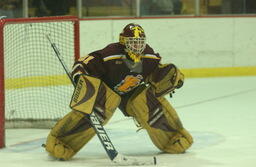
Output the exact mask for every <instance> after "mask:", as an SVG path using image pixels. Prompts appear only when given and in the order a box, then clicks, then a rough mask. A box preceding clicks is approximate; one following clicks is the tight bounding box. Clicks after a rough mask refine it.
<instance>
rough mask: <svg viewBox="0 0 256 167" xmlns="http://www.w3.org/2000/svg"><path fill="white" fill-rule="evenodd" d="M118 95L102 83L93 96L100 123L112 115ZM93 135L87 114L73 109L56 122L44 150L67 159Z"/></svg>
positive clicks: (105, 121) (118, 99) (116, 105)
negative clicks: (95, 95) (96, 93)
mask: <svg viewBox="0 0 256 167" xmlns="http://www.w3.org/2000/svg"><path fill="white" fill-rule="evenodd" d="M119 103H120V96H118V95H117V94H116V93H115V92H113V91H112V90H111V89H110V88H108V87H107V85H106V84H104V83H102V84H101V85H100V87H99V92H98V95H97V97H96V98H95V105H94V113H95V115H96V116H97V117H98V118H99V121H100V122H101V124H102V125H105V124H106V123H107V122H108V121H109V119H110V118H111V117H112V115H113V113H114V111H115V110H116V108H117V107H118V105H119ZM94 135H95V131H94V129H93V128H92V125H91V122H90V119H89V115H88V114H85V113H83V112H80V111H77V110H73V111H71V112H70V113H68V114H67V115H66V116H65V117H63V118H62V119H61V120H59V121H58V122H57V124H56V125H55V126H54V127H53V129H52V130H51V132H50V134H49V135H48V138H47V141H46V147H45V149H46V151H47V152H49V154H50V155H51V156H53V157H56V158H60V159H64V160H69V159H70V158H72V156H74V155H75V154H76V153H77V152H78V151H79V150H80V149H81V148H82V147H83V146H84V145H85V144H86V143H88V142H89V141H90V139H91V138H92V137H93V136H94Z"/></svg>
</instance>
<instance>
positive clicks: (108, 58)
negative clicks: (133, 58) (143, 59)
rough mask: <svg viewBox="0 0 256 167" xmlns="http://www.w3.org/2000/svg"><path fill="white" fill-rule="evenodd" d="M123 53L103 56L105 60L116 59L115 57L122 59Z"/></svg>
mask: <svg viewBox="0 0 256 167" xmlns="http://www.w3.org/2000/svg"><path fill="white" fill-rule="evenodd" d="M121 58H122V55H112V56H108V57H105V58H103V60H104V61H109V60H114V59H121Z"/></svg>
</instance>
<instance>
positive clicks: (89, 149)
mask: <svg viewBox="0 0 256 167" xmlns="http://www.w3.org/2000/svg"><path fill="white" fill-rule="evenodd" d="M168 100H169V101H170V102H171V103H172V104H173V106H174V107H175V108H176V110H177V112H178V114H179V116H180V118H181V120H182V122H183V125H184V127H185V128H186V129H187V130H188V131H190V132H191V134H192V135H193V137H194V144H193V146H192V147H191V148H190V149H189V150H188V151H187V152H186V153H185V154H179V155H171V154H164V153H161V152H159V150H158V149H157V148H156V147H155V146H154V145H153V144H152V143H151V141H150V139H149V137H148V136H147V134H146V132H145V131H144V130H141V131H139V132H136V130H137V127H136V126H135V124H134V122H133V120H132V119H130V118H125V117H124V116H123V115H122V114H121V113H120V111H119V110H117V111H116V113H115V115H114V117H113V119H112V120H111V121H110V123H109V124H108V125H107V126H106V127H105V128H106V130H107V133H108V134H109V136H110V138H111V140H112V142H113V144H114V145H115V147H116V149H117V150H118V151H119V152H120V153H122V154H124V155H128V156H132V157H136V158H137V159H141V160H143V161H147V160H151V159H152V157H153V156H156V158H157V162H158V164H157V166H159V167H167V166H168V167H169V166H170V167H192V166H193V167H221V166H223V167H242V166H243V167H255V166H256V159H255V156H256V133H255V132H256V77H255V76H253V77H223V78H200V79H187V80H186V82H185V84H184V87H183V88H182V89H180V90H177V91H176V93H175V94H174V95H173V98H169V97H168ZM48 133H49V130H45V129H7V130H6V145H7V146H6V148H5V149H1V150H0V164H1V166H4V167H21V166H26V167H30V166H31V167H35V166H36V167H46V166H49V167H65V166H69V167H93V166H102V167H103V166H104V167H105V166H118V165H117V164H113V163H112V162H111V161H110V160H109V159H108V157H107V155H106V153H105V151H104V149H103V148H102V146H101V144H100V142H99V141H98V139H97V137H95V138H94V139H93V140H92V141H90V142H89V143H88V144H87V145H86V146H85V147H84V148H83V149H82V150H81V151H80V152H79V153H78V154H77V155H76V156H75V157H74V158H73V159H72V160H71V161H54V160H50V159H49V158H48V156H47V154H46V153H45V152H44V150H43V148H42V147H41V144H42V143H44V141H45V138H46V136H47V134H48Z"/></svg>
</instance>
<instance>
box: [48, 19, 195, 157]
mask: <svg viewBox="0 0 256 167" xmlns="http://www.w3.org/2000/svg"><path fill="white" fill-rule="evenodd" d="M160 60H161V57H160V55H159V54H158V53H155V52H154V50H153V49H152V48H151V47H150V46H149V45H148V44H147V43H146V35H145V32H144V29H143V28H142V27H141V26H140V25H138V24H135V23H130V24H128V25H127V26H125V27H124V29H123V31H122V32H121V33H120V36H119V42H117V43H111V44H109V45H107V46H106V47H105V48H103V49H101V50H97V51H94V52H92V53H90V54H88V55H86V56H84V57H81V58H80V59H79V60H78V61H76V62H75V63H74V66H73V71H72V77H73V81H74V82H75V83H76V89H79V90H80V94H82V96H81V95H76V94H75V93H74V95H73V97H72V100H71V108H72V111H71V112H69V113H68V114H67V115H66V116H64V117H63V118H62V119H60V120H59V121H58V122H57V124H56V125H55V126H54V127H53V128H52V129H51V131H50V133H49V135H48V137H47V140H46V144H45V149H46V151H47V152H48V153H49V154H50V155H51V156H53V157H55V158H58V159H64V160H69V159H71V158H72V157H73V156H74V155H75V154H76V153H77V152H78V151H79V150H80V149H81V148H82V147H83V146H84V145H86V144H87V143H88V142H89V141H90V140H91V139H92V137H94V136H95V131H94V129H93V127H92V125H91V123H90V119H89V117H86V115H89V114H91V113H92V111H93V112H94V113H95V114H96V115H97V117H98V118H99V120H100V122H101V124H102V125H105V124H106V123H107V122H108V121H109V120H110V118H111V117H112V115H113V113H114V112H115V111H116V109H117V108H119V109H120V110H121V111H122V112H123V114H124V115H125V116H127V117H133V118H134V119H135V120H136V122H137V123H138V125H139V126H140V128H142V129H145V130H146V131H147V133H148V135H149V136H150V138H151V140H152V143H153V144H154V145H155V146H156V147H157V148H158V149H159V150H161V151H162V152H165V153H171V154H178V153H184V152H185V151H186V150H187V149H188V148H189V147H190V146H191V145H192V143H193V138H192V136H191V135H190V133H189V132H188V131H187V130H186V129H185V128H184V127H183V125H182V123H181V121H180V119H179V116H178V114H177V113H176V111H175V109H174V108H173V107H172V106H171V104H170V103H169V102H168V101H167V100H166V98H165V95H167V94H170V93H172V92H173V91H174V90H175V89H179V88H181V87H182V85H183V82H184V75H183V74H182V73H181V71H180V70H179V69H178V68H177V67H176V66H175V65H174V64H172V63H170V64H164V63H161V62H160Z"/></svg>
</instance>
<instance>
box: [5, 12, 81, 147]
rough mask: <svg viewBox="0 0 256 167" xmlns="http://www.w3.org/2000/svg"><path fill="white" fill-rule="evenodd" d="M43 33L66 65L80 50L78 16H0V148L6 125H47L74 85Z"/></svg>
mask: <svg viewBox="0 0 256 167" xmlns="http://www.w3.org/2000/svg"><path fill="white" fill-rule="evenodd" d="M46 36H49V37H50V38H51V40H52V42H53V43H55V45H56V46H57V47H58V49H59V50H60V52H61V56H62V59H63V61H64V62H65V63H66V65H67V67H68V68H70V69H71V68H72V65H73V63H74V60H75V59H78V58H79V52H80V49H79V45H80V44H79V20H78V18H77V17H74V16H57V17H41V18H40V17H38V18H25V19H20V18H18V19H0V148H2V147H4V146H5V129H6V128H50V127H52V125H53V124H54V123H55V122H56V120H58V119H59V118H61V117H63V116H64V115H65V114H66V113H67V112H69V111H70V108H69V102H70V98H71V96H72V92H73V86H72V84H71V82H70V80H69V79H68V77H67V75H66V74H65V71H64V70H63V68H62V67H61V65H60V62H59V60H58V59H57V57H56V56H55V53H54V51H53V49H52V47H51V44H50V43H49V41H48V39H47V37H46Z"/></svg>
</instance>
